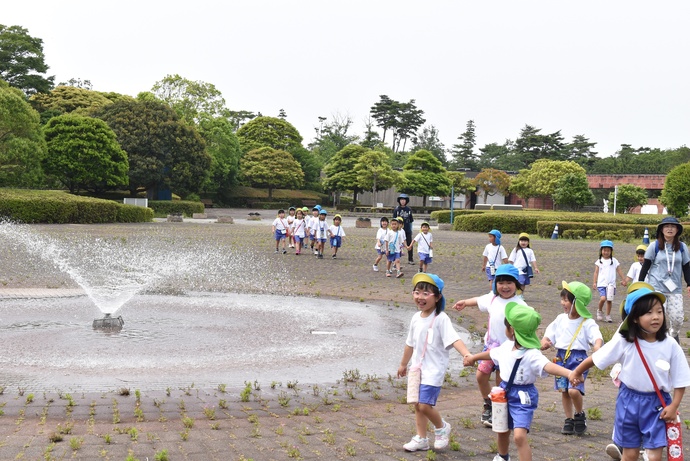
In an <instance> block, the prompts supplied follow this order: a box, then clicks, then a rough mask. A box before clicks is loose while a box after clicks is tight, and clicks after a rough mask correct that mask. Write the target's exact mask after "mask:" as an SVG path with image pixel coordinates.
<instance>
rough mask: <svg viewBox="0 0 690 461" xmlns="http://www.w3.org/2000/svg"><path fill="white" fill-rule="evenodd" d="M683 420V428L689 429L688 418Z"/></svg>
mask: <svg viewBox="0 0 690 461" xmlns="http://www.w3.org/2000/svg"><path fill="white" fill-rule="evenodd" d="M683 422H684V423H685V428H686V429H690V419H684V420H683Z"/></svg>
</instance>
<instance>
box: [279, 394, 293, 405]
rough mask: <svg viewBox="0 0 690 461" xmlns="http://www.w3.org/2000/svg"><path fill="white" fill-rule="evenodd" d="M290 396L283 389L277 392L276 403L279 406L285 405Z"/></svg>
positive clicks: (288, 401)
mask: <svg viewBox="0 0 690 461" xmlns="http://www.w3.org/2000/svg"><path fill="white" fill-rule="evenodd" d="M290 400H291V397H290V396H289V395H288V394H287V392H285V391H280V393H279V394H278V403H279V404H280V406H281V407H287V406H288V404H289V403H290Z"/></svg>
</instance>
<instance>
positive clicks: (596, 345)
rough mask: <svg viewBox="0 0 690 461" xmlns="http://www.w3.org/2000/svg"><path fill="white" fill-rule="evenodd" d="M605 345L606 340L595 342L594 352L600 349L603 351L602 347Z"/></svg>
mask: <svg viewBox="0 0 690 461" xmlns="http://www.w3.org/2000/svg"><path fill="white" fill-rule="evenodd" d="M603 345H604V340H603V339H601V338H599V339H597V340H596V341H594V346H592V352H596V351H598V350H599V349H601V346H603Z"/></svg>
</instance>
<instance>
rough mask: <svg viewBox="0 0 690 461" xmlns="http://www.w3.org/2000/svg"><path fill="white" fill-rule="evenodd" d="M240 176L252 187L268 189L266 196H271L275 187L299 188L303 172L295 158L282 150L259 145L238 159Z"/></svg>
mask: <svg viewBox="0 0 690 461" xmlns="http://www.w3.org/2000/svg"><path fill="white" fill-rule="evenodd" d="M240 166H241V171H242V178H243V180H244V181H246V182H247V183H249V184H250V185H251V186H253V187H265V188H267V189H268V198H269V199H271V198H273V190H274V189H277V188H295V189H297V188H299V187H300V186H301V185H302V181H303V180H304V173H303V172H302V168H301V167H300V164H299V163H298V162H297V160H295V159H294V157H293V156H292V155H291V154H290V153H289V152H286V151H284V150H277V149H273V148H271V147H260V148H259V149H254V150H250V151H249V152H247V153H246V154H244V156H243V157H242V159H241V160H240Z"/></svg>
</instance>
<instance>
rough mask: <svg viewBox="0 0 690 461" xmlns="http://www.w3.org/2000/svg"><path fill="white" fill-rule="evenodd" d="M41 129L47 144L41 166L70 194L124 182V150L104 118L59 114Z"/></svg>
mask: <svg viewBox="0 0 690 461" xmlns="http://www.w3.org/2000/svg"><path fill="white" fill-rule="evenodd" d="M44 132H45V139H46V143H47V145H48V155H46V157H45V159H44V160H43V167H44V170H45V172H46V173H47V174H49V175H52V176H53V177H55V179H57V180H58V181H59V182H61V183H62V184H63V185H64V186H65V187H67V188H68V189H69V191H70V192H71V193H72V194H75V193H77V192H79V190H81V189H87V190H92V191H94V192H103V191H104V190H106V189H108V188H110V187H114V186H123V185H127V182H128V177H127V171H128V169H129V164H128V162H127V154H126V153H125V152H124V151H123V150H122V149H121V148H120V145H119V144H118V142H117V139H116V137H115V133H114V132H113V130H111V129H110V127H108V125H107V124H106V123H105V122H104V121H103V120H99V119H96V118H91V117H83V116H81V115H60V116H58V117H53V118H52V119H50V121H49V122H48V124H47V125H46V127H45V129H44Z"/></svg>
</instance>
